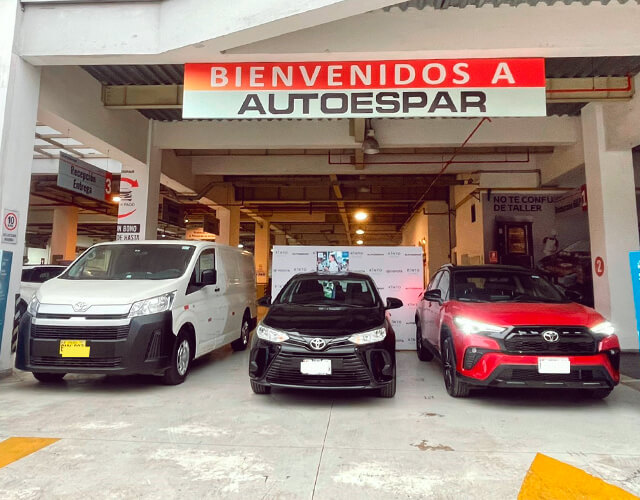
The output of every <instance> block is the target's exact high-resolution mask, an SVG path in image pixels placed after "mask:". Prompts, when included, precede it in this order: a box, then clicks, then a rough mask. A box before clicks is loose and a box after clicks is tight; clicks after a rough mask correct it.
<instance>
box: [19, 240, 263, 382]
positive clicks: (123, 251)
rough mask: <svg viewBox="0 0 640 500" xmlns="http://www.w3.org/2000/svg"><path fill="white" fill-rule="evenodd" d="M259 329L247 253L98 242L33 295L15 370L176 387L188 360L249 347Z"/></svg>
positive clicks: (194, 244)
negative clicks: (141, 378)
mask: <svg viewBox="0 0 640 500" xmlns="http://www.w3.org/2000/svg"><path fill="white" fill-rule="evenodd" d="M255 324H256V286H255V266H254V262H253V256H252V255H251V253H249V252H246V251H242V250H239V249H237V248H232V247H229V246H223V245H217V244H215V243H209V242H201V241H135V242H134V241H131V242H120V241H119V242H113V243H102V244H98V245H95V246H93V247H91V248H89V249H88V250H87V251H86V252H84V253H83V254H82V255H81V256H80V257H78V258H77V259H76V260H75V261H74V262H73V263H72V264H71V265H70V266H69V267H68V268H67V270H66V271H65V272H64V273H62V274H61V275H60V276H58V277H57V278H54V279H52V280H50V281H47V282H46V283H44V284H43V285H42V286H41V287H40V289H39V290H38V291H37V293H36V295H35V296H34V297H33V299H32V300H31V302H30V303H29V308H28V310H27V313H26V314H25V315H24V317H23V319H22V321H21V323H20V331H19V336H18V337H19V338H18V350H17V354H16V368H19V369H20V370H26V371H30V372H33V375H34V376H35V377H36V378H37V379H38V380H40V381H42V382H52V381H57V380H61V379H62V377H64V376H65V374H66V373H98V374H130V373H151V374H156V375H162V377H163V381H164V382H165V383H167V384H172V385H173V384H180V383H181V382H183V381H184V379H185V377H186V375H187V372H188V370H189V365H190V363H191V361H192V360H193V359H195V358H198V357H200V356H203V355H204V354H207V353H208V352H210V351H213V350H214V349H217V348H218V347H220V346H223V345H225V344H228V343H231V346H232V347H233V349H234V350H236V351H242V350H244V349H246V347H247V344H248V342H249V333H250V332H251V330H252V329H253V328H254V327H255Z"/></svg>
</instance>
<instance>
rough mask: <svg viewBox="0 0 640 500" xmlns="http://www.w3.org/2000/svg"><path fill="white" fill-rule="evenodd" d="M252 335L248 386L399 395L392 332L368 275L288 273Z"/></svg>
mask: <svg viewBox="0 0 640 500" xmlns="http://www.w3.org/2000/svg"><path fill="white" fill-rule="evenodd" d="M259 303H260V305H265V306H269V307H270V309H269V312H268V313H267V315H266V316H265V318H264V320H263V321H262V322H261V323H260V324H259V325H258V327H257V329H256V335H254V337H253V341H252V348H251V355H250V360H249V377H250V381H251V388H252V389H253V392H255V393H256V394H267V393H269V392H271V387H294V388H317V389H375V390H377V391H378V394H379V395H380V396H382V397H386V398H391V397H393V396H394V395H395V393H396V361H395V343H396V337H395V333H394V332H393V329H392V327H391V324H390V321H389V319H388V314H387V313H386V311H387V310H388V309H396V308H399V307H402V301H400V300H398V299H395V298H388V299H387V301H386V304H384V303H383V302H382V299H381V298H380V294H379V293H378V290H377V289H376V286H375V284H374V282H373V280H372V279H371V278H370V277H369V276H367V275H365V274H356V273H341V274H328V273H309V274H298V275H296V276H294V277H293V278H291V279H290V280H289V281H288V282H287V284H286V285H285V286H284V287H283V288H282V291H281V292H280V293H279V294H278V296H277V297H276V298H275V300H273V302H271V300H270V298H268V297H265V298H263V299H261V300H260V301H259Z"/></svg>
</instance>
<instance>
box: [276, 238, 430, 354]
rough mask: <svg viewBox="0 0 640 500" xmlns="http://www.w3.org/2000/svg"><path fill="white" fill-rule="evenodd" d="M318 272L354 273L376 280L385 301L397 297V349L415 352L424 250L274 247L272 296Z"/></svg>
mask: <svg viewBox="0 0 640 500" xmlns="http://www.w3.org/2000/svg"><path fill="white" fill-rule="evenodd" d="M317 270H324V271H329V272H338V271H350V272H354V273H364V274H368V275H369V276H371V278H373V280H374V281H375V283H376V286H377V287H378V291H379V292H380V295H381V296H382V299H383V300H386V299H387V297H396V298H398V299H400V300H402V302H403V303H404V306H403V307H402V308H400V309H394V310H391V311H389V313H390V316H391V323H392V325H393V329H394V331H395V332H396V348H397V349H398V350H410V349H414V348H415V337H416V329H415V322H414V318H415V311H416V306H417V302H418V298H419V296H420V292H421V291H422V290H423V282H422V279H423V278H422V277H423V272H422V249H421V248H420V247H344V246H341V247H332V246H322V247H319V246H318V247H316V246H284V245H283V246H279V245H276V246H274V247H273V262H272V266H271V280H272V281H271V286H272V288H271V296H272V297H274V298H275V297H276V295H278V293H280V290H282V287H283V286H284V285H285V284H286V283H287V281H289V279H290V278H291V277H292V276H293V275H294V274H298V273H309V272H313V271H317Z"/></svg>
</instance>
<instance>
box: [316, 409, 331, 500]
mask: <svg viewBox="0 0 640 500" xmlns="http://www.w3.org/2000/svg"><path fill="white" fill-rule="evenodd" d="M332 412H333V401H331V408H329V419H328V420H327V428H326V429H325V430H324V439H323V440H322V449H321V450H320V459H319V460H318V468H317V469H316V479H315V481H313V493H311V500H313V499H314V498H315V496H316V484H318V475H319V474H320V465H321V464H322V455H323V454H324V445H325V443H326V442H327V434H328V433H329V425H330V424H331V413H332Z"/></svg>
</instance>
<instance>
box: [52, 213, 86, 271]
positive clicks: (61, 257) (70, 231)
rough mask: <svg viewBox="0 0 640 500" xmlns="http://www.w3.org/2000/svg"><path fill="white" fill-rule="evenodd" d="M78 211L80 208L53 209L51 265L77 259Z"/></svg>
mask: <svg viewBox="0 0 640 500" xmlns="http://www.w3.org/2000/svg"><path fill="white" fill-rule="evenodd" d="M78 211H79V210H78V207H56V208H54V209H53V231H52V232H51V251H50V256H49V262H50V263H51V264H57V263H59V262H60V261H66V260H73V259H75V258H76V246H77V242H78Z"/></svg>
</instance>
